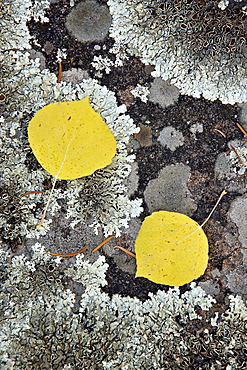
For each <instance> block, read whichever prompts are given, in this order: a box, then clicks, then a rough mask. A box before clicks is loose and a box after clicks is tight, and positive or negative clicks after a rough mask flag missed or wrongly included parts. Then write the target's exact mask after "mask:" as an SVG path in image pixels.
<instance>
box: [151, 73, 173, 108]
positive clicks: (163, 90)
mask: <svg viewBox="0 0 247 370" xmlns="http://www.w3.org/2000/svg"><path fill="white" fill-rule="evenodd" d="M179 94H180V92H179V89H178V88H177V87H176V86H174V85H171V84H170V81H169V80H167V81H164V80H162V78H155V79H154V81H153V82H152V84H151V88H150V94H149V97H148V100H150V101H151V102H153V103H158V104H159V105H160V106H161V107H162V108H166V107H169V105H172V104H174V103H175V102H177V100H178V97H179Z"/></svg>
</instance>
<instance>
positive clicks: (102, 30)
mask: <svg viewBox="0 0 247 370" xmlns="http://www.w3.org/2000/svg"><path fill="white" fill-rule="evenodd" d="M111 21H112V19H111V15H110V12H109V9H108V7H107V6H106V5H102V4H101V5H100V4H99V3H98V2H97V1H94V0H86V1H82V2H80V3H79V4H77V5H76V6H75V7H74V8H73V9H72V10H71V12H70V13H69V15H68V16H67V20H66V23H65V25H66V28H67V30H68V31H69V33H70V34H71V35H72V36H73V37H75V38H76V39H77V40H78V41H81V42H92V41H101V40H103V39H104V38H105V37H106V35H107V33H108V31H109V27H110V25H111Z"/></svg>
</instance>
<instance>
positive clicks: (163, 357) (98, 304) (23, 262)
mask: <svg viewBox="0 0 247 370" xmlns="http://www.w3.org/2000/svg"><path fill="white" fill-rule="evenodd" d="M52 260H53V258H52V257H51V256H49V255H44V247H42V245H40V244H38V243H37V244H36V245H34V246H33V250H32V252H31V256H30V259H27V258H26V257H24V256H23V255H21V256H15V257H13V258H12V259H11V258H10V256H9V255H8V254H7V253H6V252H4V251H2V250H1V253H0V271H1V272H2V276H1V277H2V282H3V283H2V286H1V291H0V300H1V310H0V317H1V320H0V343H1V344H0V353H1V369H7V368H8V366H12V368H13V369H27V368H28V369H40V368H41V367H40V364H41V363H42V366H43V368H54V369H55V368H59V369H92V370H93V369H114V368H121V369H127V370H132V369H138V370H139V369H140V368H147V369H153V368H155V369H157V370H161V369H164V368H165V369H177V370H178V369H181V368H184V369H185V368H189V366H193V365H194V366H196V365H197V364H199V363H200V364H201V365H200V368H201V369H222V368H224V369H225V368H226V366H229V367H228V368H229V369H238V368H241V367H239V366H241V365H242V364H243V363H244V364H245V366H246V361H245V360H244V359H245V358H246V351H247V347H246V339H247V338H246V322H247V309H246V306H245V304H244V302H243V300H242V299H241V298H240V297H239V296H237V297H234V296H230V297H229V300H230V304H229V308H228V309H227V310H226V311H225V313H224V314H223V313H222V314H219V313H216V314H213V313H211V314H210V309H211V307H212V305H214V302H215V300H214V299H213V298H212V297H210V296H207V295H206V293H205V292H204V291H203V290H202V289H201V288H200V287H198V286H196V284H195V283H193V284H191V290H190V291H187V292H185V293H183V294H180V292H179V289H178V288H170V289H169V290H168V292H166V293H165V292H162V291H158V292H157V293H156V294H150V297H149V299H148V300H146V301H145V302H141V301H140V300H139V299H137V298H130V297H121V296H120V295H118V294H116V295H114V296H113V297H112V298H110V297H109V296H108V295H107V294H105V293H104V292H102V286H104V285H105V284H106V280H105V274H106V270H107V264H106V263H105V261H104V257H100V258H99V259H98V260H97V261H95V262H94V263H93V264H91V263H88V262H87V261H85V260H84V259H83V256H82V255H80V256H77V258H76V263H75V264H74V265H73V266H72V267H70V268H67V269H64V268H63V267H62V266H63V265H62V263H61V259H60V258H57V259H56V260H55V262H54V261H53V262H52ZM78 286H81V288H80V289H78ZM76 287H77V288H76ZM72 290H73V291H72ZM79 291H80V292H82V293H79ZM199 312H200V313H199ZM203 316H204V319H203ZM205 317H207V318H206V319H205ZM193 324H194V325H195V327H196V329H194V330H193V329H192V328H193ZM10 368H11V367H10ZM242 368H243V367H242Z"/></svg>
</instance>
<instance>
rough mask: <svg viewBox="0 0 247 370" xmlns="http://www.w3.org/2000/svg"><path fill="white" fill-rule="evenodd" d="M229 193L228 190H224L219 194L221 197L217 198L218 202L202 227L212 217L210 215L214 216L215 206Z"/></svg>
mask: <svg viewBox="0 0 247 370" xmlns="http://www.w3.org/2000/svg"><path fill="white" fill-rule="evenodd" d="M226 194H227V191H226V190H223V191H222V192H221V194H220V196H219V199H218V200H217V202H216V203H215V206H214V208H213V209H212V211H211V212H210V213H209V215H208V217H207V218H206V220H205V221H203V223H202V224H201V225H200V226H201V227H203V226H204V225H205V223H206V222H208V220H209V219H210V217H211V216H212V214H213V212H214V211H215V208H216V207H217V206H218V204H219V202H220V201H221V199H222V198H223V196H224V195H226Z"/></svg>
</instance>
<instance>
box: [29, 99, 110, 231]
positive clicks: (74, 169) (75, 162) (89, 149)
mask: <svg viewBox="0 0 247 370" xmlns="http://www.w3.org/2000/svg"><path fill="white" fill-rule="evenodd" d="M28 139H29V143H30V146H31V148H32V150H33V153H34V155H35V157H36V158H37V160H38V161H39V163H40V164H41V166H42V167H43V168H44V169H45V170H46V171H47V172H49V173H50V174H51V175H53V176H54V182H53V186H52V189H51V193H50V196H49V198H48V201H47V204H46V207H45V209H44V213H43V215H42V219H41V221H40V224H39V225H38V226H37V227H38V228H39V227H41V226H42V224H43V222H44V219H45V215H46V211H47V208H48V205H49V202H50V200H51V196H52V192H53V190H54V187H55V184H56V181H57V180H58V179H60V180H68V179H70V180H73V179H77V178H80V177H83V176H88V175H91V174H92V173H93V172H94V171H96V170H98V169H100V168H103V167H105V166H107V165H108V164H110V163H111V162H112V158H113V157H114V155H115V154H116V140H115V137H114V136H113V134H112V132H111V130H110V129H109V127H108V126H107V124H106V123H105V122H104V120H103V119H102V118H101V116H100V115H99V114H98V113H97V112H95V110H94V109H93V108H92V107H91V105H90V104H89V99H88V96H87V97H86V98H84V99H83V100H80V101H67V102H57V103H52V104H49V105H47V106H45V107H44V108H42V109H40V110H39V111H38V112H37V113H36V114H35V115H34V117H33V118H32V119H31V121H30V122H29V125H28Z"/></svg>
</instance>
